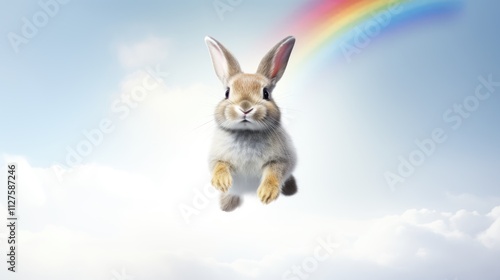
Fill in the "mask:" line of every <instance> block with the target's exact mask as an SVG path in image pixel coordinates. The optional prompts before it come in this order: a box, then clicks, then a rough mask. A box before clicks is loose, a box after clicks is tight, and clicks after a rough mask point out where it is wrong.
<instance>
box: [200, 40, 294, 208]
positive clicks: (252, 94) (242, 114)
mask: <svg viewBox="0 0 500 280" xmlns="http://www.w3.org/2000/svg"><path fill="white" fill-rule="evenodd" d="M205 42H206V44H207V46H208V50H209V52H210V56H211V58H212V63H213V65H214V69H215V72H216V74H217V76H218V78H219V79H220V81H221V82H222V84H223V85H224V91H225V95H226V96H225V97H226V98H225V99H223V100H222V101H220V102H219V104H218V105H217V107H216V109H215V121H216V123H217V128H216V131H215V136H214V139H213V143H212V147H211V151H210V156H209V166H210V170H211V172H212V185H213V186H214V187H215V188H216V189H218V190H220V191H221V192H222V194H221V198H220V206H221V209H222V210H224V211H232V210H234V209H235V208H236V207H238V206H239V205H240V203H241V199H240V196H241V195H242V194H244V193H247V192H255V191H257V195H258V197H259V198H260V200H261V201H262V202H263V203H265V204H268V203H270V202H272V201H274V200H275V199H276V198H278V196H279V194H280V192H281V193H283V194H284V195H292V194H294V193H295V192H296V191H297V186H296V183H295V179H294V177H293V176H292V171H293V170H294V168H295V165H296V162H297V156H296V154H295V149H294V147H293V144H292V142H291V140H290V137H289V136H288V134H287V133H286V131H285V130H284V129H283V127H282V126H281V122H280V118H281V113H280V110H279V108H278V106H277V105H276V103H275V102H274V99H273V96H272V91H273V89H274V87H275V86H276V83H277V82H278V81H279V80H280V78H281V77H282V75H283V73H284V72H285V68H286V66H287V63H288V59H289V57H290V54H291V52H292V49H293V46H294V44H295V39H294V38H293V37H287V38H285V39H283V40H282V41H281V42H279V43H278V44H277V45H276V46H275V47H274V48H272V49H271V50H270V51H269V52H268V53H267V54H266V55H265V56H264V58H263V59H262V61H261V62H260V65H259V67H258V70H257V73H255V74H247V73H243V72H242V71H241V69H240V65H239V63H238V61H237V60H236V59H235V58H234V56H233V55H232V54H231V53H230V52H229V51H228V50H227V49H226V48H225V47H224V46H223V45H222V44H221V43H219V42H218V41H216V40H215V39H213V38H211V37H206V38H205Z"/></svg>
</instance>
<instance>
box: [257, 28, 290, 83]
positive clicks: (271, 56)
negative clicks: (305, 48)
mask: <svg viewBox="0 0 500 280" xmlns="http://www.w3.org/2000/svg"><path fill="white" fill-rule="evenodd" d="M294 44H295V38H294V37H292V36H288V37H286V38H285V39H283V40H282V41H281V42H279V43H278V44H277V45H276V46H274V48H272V49H271V50H270V51H269V52H268V53H267V54H266V56H264V58H263V59H262V61H261V62H260V64H259V68H258V69H257V73H259V74H262V75H264V76H266V77H267V78H269V79H270V80H271V82H272V83H273V85H275V84H276V83H277V82H278V81H279V80H280V79H281V76H283V73H285V69H286V65H287V63H288V59H289V58H290V54H291V53H292V49H293V45H294Z"/></svg>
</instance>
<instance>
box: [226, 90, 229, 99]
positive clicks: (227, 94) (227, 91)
mask: <svg viewBox="0 0 500 280" xmlns="http://www.w3.org/2000/svg"><path fill="white" fill-rule="evenodd" d="M228 98H229V88H227V89H226V99H228Z"/></svg>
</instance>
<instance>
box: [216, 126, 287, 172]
mask: <svg viewBox="0 0 500 280" xmlns="http://www.w3.org/2000/svg"><path fill="white" fill-rule="evenodd" d="M273 140H274V139H272V137H270V136H269V135H268V134H266V133H262V132H255V131H239V132H236V133H235V132H228V131H225V130H222V129H217V131H216V133H215V138H214V142H213V144H212V149H211V153H210V154H211V156H210V160H211V161H213V160H222V161H225V162H228V163H230V164H231V166H232V167H233V168H234V172H235V173H236V174H239V175H254V176H260V175H261V173H262V167H263V166H264V164H266V163H267V162H268V161H270V160H272V159H273V158H274V157H277V153H276V151H275V148H274V146H275V145H274V143H273V142H274V141H273Z"/></svg>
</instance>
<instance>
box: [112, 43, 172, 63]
mask: <svg viewBox="0 0 500 280" xmlns="http://www.w3.org/2000/svg"><path fill="white" fill-rule="evenodd" d="M168 46H169V41H168V40H167V39H164V38H159V37H149V38H147V39H145V40H143V41H141V42H137V43H132V44H121V45H120V46H119V47H118V59H119V60H120V63H121V64H122V65H123V66H124V67H127V68H140V67H144V66H149V65H156V64H157V63H160V62H161V61H162V60H164V59H166V58H167V56H168Z"/></svg>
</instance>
